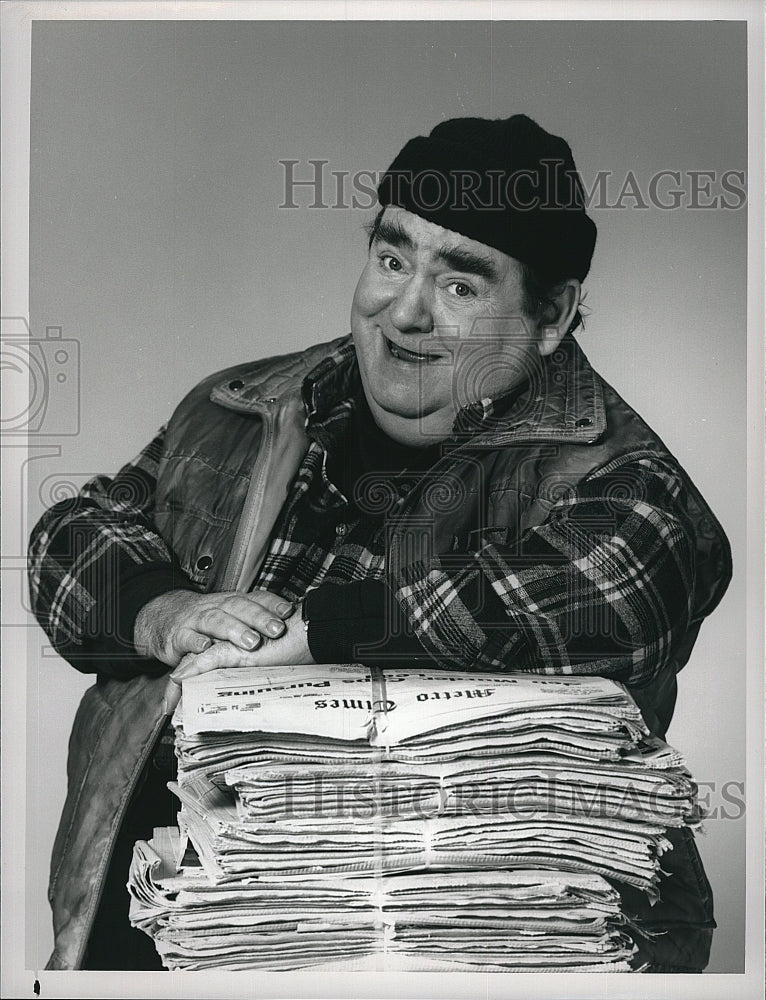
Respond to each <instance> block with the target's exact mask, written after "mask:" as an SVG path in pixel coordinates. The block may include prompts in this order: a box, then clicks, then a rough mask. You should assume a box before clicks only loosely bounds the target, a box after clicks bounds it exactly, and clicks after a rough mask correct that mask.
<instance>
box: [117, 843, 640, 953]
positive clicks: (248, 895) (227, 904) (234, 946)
mask: <svg viewBox="0 0 766 1000" xmlns="http://www.w3.org/2000/svg"><path fill="white" fill-rule="evenodd" d="M180 848H181V842H180V840H179V835H178V831H177V830H175V829H174V828H163V829H158V830H155V831H154V836H153V838H152V840H151V841H149V842H148V843H147V842H143V841H139V842H138V843H137V844H136V849H135V852H134V856H133V863H132V866H131V872H130V882H129V887H130V891H131V896H132V898H131V911H130V914H131V920H132V921H133V923H134V924H135V925H136V926H137V927H140V928H141V929H142V930H144V931H145V932H146V933H147V934H150V935H151V936H152V938H153V939H154V941H155V943H156V946H157V950H158V952H159V954H160V956H161V957H162V960H163V962H164V964H165V965H166V966H167V967H168V968H170V969H193V970H199V969H208V968H216V969H230V970H231V969H251V968H258V969H264V970H267V969H269V970H296V969H305V968H316V969H318V970H321V969H325V970H327V971H330V970H333V969H334V970H347V971H365V970H385V971H393V970H418V971H468V972H471V971H473V972H476V971H482V972H522V971H534V972H544V971H558V970H563V971H567V972H594V971H595V972H610V971H612V972H628V971H630V964H629V962H630V959H631V957H632V955H633V953H634V951H635V947H634V945H633V944H632V942H631V940H630V938H629V937H628V935H627V934H626V932H625V920H624V917H623V916H622V914H621V912H620V900H619V896H618V894H617V893H616V892H615V890H614V889H613V888H612V887H611V886H610V885H608V883H607V882H606V881H605V880H604V879H602V878H600V877H599V876H596V875H589V874H571V873H570V874H567V875H562V874H559V873H556V872H552V871H537V870H529V871H524V872H511V871H472V872H457V873H444V872H442V873H439V874H438V875H437V874H417V875H396V876H387V877H385V878H382V879H381V878H358V879H348V878H342V877H334V878H324V879H321V880H318V879H314V880H298V881H296V880H285V879H273V878H269V877H267V876H261V877H260V878H258V879H250V880H243V881H241V882H238V883H232V884H229V885H227V886H216V885H212V884H211V883H210V882H209V881H208V879H207V878H206V876H205V874H204V871H203V870H202V869H201V868H199V867H195V865H194V863H193V855H192V856H191V858H190V857H189V854H188V852H187V855H186V859H185V864H183V865H181V867H180V870H178V866H177V864H176V860H175V859H176V857H177V855H178V851H179V849H180Z"/></svg>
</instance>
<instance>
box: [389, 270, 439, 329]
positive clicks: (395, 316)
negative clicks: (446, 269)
mask: <svg viewBox="0 0 766 1000" xmlns="http://www.w3.org/2000/svg"><path fill="white" fill-rule="evenodd" d="M389 315H390V317H391V322H392V323H393V325H394V326H395V327H396V329H397V330H399V331H400V332H401V333H430V332H431V331H432V330H433V327H434V320H433V314H432V311H431V294H430V290H429V287H428V284H427V282H426V281H425V280H419V279H417V278H410V280H409V281H408V282H407V283H406V284H405V285H404V287H402V288H401V289H400V291H399V294H398V295H397V297H396V298H395V299H394V301H393V302H392V303H391V305H390V307H389Z"/></svg>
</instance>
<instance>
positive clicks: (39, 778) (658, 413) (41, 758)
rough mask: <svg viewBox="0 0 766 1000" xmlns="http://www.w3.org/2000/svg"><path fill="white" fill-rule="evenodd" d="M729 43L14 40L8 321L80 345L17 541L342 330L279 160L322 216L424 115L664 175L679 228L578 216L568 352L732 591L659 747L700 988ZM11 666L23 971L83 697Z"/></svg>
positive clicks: (727, 473)
mask: <svg viewBox="0 0 766 1000" xmlns="http://www.w3.org/2000/svg"><path fill="white" fill-rule="evenodd" d="M745 46H746V37H745V28H744V26H743V25H742V24H735V23H732V22H729V23H727V22H717V23H713V22H711V23H703V24H696V23H673V22H666V23H649V24H642V23H638V22H636V23H601V22H580V23H573V22H569V23H567V22H561V23H552V22H547V23H536V22H526V23H519V22H515V23H513V22H511V23H508V22H506V23H498V22H495V23H493V24H491V25H490V24H488V23H485V22H462V23H449V22H441V23H438V22H437V23H429V22H418V23H401V22H399V23H345V22H343V23H342V22H334V23H327V22H325V23H305V22H303V23H284V22H273V23H252V22H249V23H248V22H244V23H243V22H237V23H232V22H230V23H225V22H224V23H222V22H211V23H200V22H153V23H150V22H143V23H142V22H132V23H131V22H122V23H120V22H114V21H113V22H90V23H88V22H73V23H65V22H58V23H56V22H47V23H45V22H36V23H35V24H34V26H33V43H32V113H31V115H32V117H31V127H32V132H31V200H30V258H31V259H30V266H31V303H30V307H31V324H32V330H33V335H34V336H35V337H37V338H44V337H45V331H46V328H48V327H54V328H56V327H60V328H61V332H62V336H63V338H71V339H74V340H76V341H77V342H78V343H79V354H80V366H79V373H78V372H75V371H74V370H71V371H70V375H68V381H67V383H66V386H65V389H62V390H61V392H67V393H70V396H71V393H72V392H79V403H80V414H81V421H80V425H79V429H78V427H77V426H76V421H75V419H74V416H72V414H73V413H74V411H73V409H72V407H73V405H74V403H73V399H74V397H72V398H69V397H67V398H63V397H62V399H61V400H60V402H61V406H62V408H63V409H62V413H64V414H65V415H66V414H68V416H65V417H64V418H62V419H64V420H65V422H66V421H67V420H68V421H69V423H70V425H71V427H72V431H73V433H72V435H71V436H69V437H62V438H57V439H56V440H57V441H58V443H59V445H60V449H59V450H60V454H59V455H58V456H57V457H56V456H48V457H44V456H42V455H41V457H38V458H36V459H34V460H32V461H30V463H29V466H28V471H29V479H28V485H27V489H28V494H27V496H28V516H29V518H30V521H32V520H35V519H36V518H37V516H38V515H39V513H40V511H41V510H42V507H43V505H44V504H47V503H49V502H51V501H52V500H54V499H58V498H60V497H61V496H62V495H65V494H66V493H67V491H68V490H69V489H70V486H71V485H78V484H80V483H81V482H82V481H83V480H84V479H85V478H86V477H87V476H88V475H91V474H93V473H96V472H113V471H115V470H116V469H117V468H118V467H119V465H121V464H122V463H123V462H125V461H127V460H128V459H130V458H131V457H133V455H134V454H135V453H136V452H137V451H138V450H139V449H140V448H141V447H142V446H143V445H144V444H145V443H146V442H147V441H148V440H149V439H150V437H151V435H152V434H153V433H154V432H155V430H156V429H157V428H158V427H159V426H160V425H161V424H162V423H163V421H165V420H166V419H167V417H168V416H169V414H170V412H171V410H172V408H173V407H174V405H175V404H176V403H177V402H178V401H179V400H180V398H181V396H182V394H183V393H184V392H185V391H186V390H188V389H189V388H191V386H192V385H193V384H194V383H195V382H196V381H197V380H198V379H200V378H201V377H203V376H204V375H206V374H208V373H209V372H211V371H213V370H215V369H217V368H221V367H224V366H226V365H229V364H233V363H236V362H239V361H245V360H248V359H252V358H254V357H257V356H260V355H266V354H269V353H274V352H281V351H287V350H290V349H294V348H300V347H303V346H305V345H308V344H310V343H312V342H316V341H319V340H324V339H329V338H331V337H334V336H337V335H339V334H341V333H344V332H346V331H347V326H348V313H349V307H350V300H351V295H352V292H353V288H354V285H355V282H356V279H357V276H358V273H359V271H360V269H361V267H362V264H363V260H364V255H365V237H364V233H363V231H362V225H363V223H364V222H365V221H367V220H368V219H369V218H370V217H371V215H372V212H371V211H365V210H362V209H351V208H349V209H343V208H329V207H328V208H327V209H310V208H308V207H307V206H308V205H309V204H310V202H311V197H310V192H308V190H307V189H305V188H304V189H300V190H298V191H297V192H296V195H295V201H296V203H298V204H299V205H300V207H299V208H298V209H296V210H289V209H285V208H280V207H279V206H280V205H281V204H283V202H284V193H283V174H284V171H283V168H282V167H281V166H280V164H279V161H280V160H284V159H294V160H299V161H300V163H299V165H298V166H297V167H296V168H295V171H296V175H299V176H300V177H301V178H306V177H308V176H310V173H311V168H310V167H309V165H308V163H307V161H308V160H309V159H326V160H328V161H329V163H328V165H327V167H326V168H325V171H326V178H327V180H328V182H329V183H328V184H327V187H326V188H325V201H326V202H328V203H330V204H332V203H333V202H334V200H335V195H334V188H333V179H332V177H331V176H330V173H329V172H330V171H332V170H336V171H348V172H349V174H350V175H353V174H354V173H355V172H358V171H361V170H365V169H366V170H373V171H379V170H382V169H384V168H385V167H386V166H387V165H388V163H389V162H390V160H391V159H392V158H393V156H394V154H395V153H396V152H397V151H398V150H399V148H400V147H401V146H402V145H403V144H404V142H405V141H406V140H407V139H408V138H410V137H412V136H413V135H415V134H418V133H423V132H425V131H428V130H430V128H432V127H433V125H434V124H436V122H438V121H439V120H441V119H443V118H449V117H455V116H458V115H482V116H489V117H505V116H507V115H509V114H512V113H514V112H519V111H523V112H525V113H527V114H529V115H531V116H532V117H533V118H536V119H537V120H539V122H540V123H541V124H542V125H543V126H544V127H546V128H547V129H549V130H550V131H553V132H557V133H559V134H562V135H564V136H565V137H566V138H567V139H568V140H569V141H570V144H571V145H572V148H573V151H574V155H575V159H576V162H577V164H578V167H579V169H580V171H581V173H582V175H583V177H584V179H585V181H586V183H587V184H588V186H590V185H591V184H592V183H593V181H594V180H595V178H596V175H597V174H598V172H599V171H610V172H611V175H612V176H611V179H610V181H609V188H608V193H607V201H608V202H610V203H614V201H615V200H616V199H617V197H618V195H619V193H620V189H621V187H622V182H623V180H624V178H625V176H626V174H627V172H628V171H633V173H634V175H635V177H636V178H637V180H638V181H639V184H640V185H641V188H642V191H643V193H644V196H645V200H646V189H647V187H648V184H649V181H650V179H651V177H652V176H653V175H654V174H656V172H657V171H660V170H663V169H668V170H680V171H682V173H683V177H682V183H681V188H683V189H685V191H686V194H687V207H681V208H679V209H677V210H663V209H661V208H657V207H656V206H655V205H652V204H648V205H647V207H643V208H641V207H636V199H631V198H624V199H623V207H622V208H621V209H620V208H616V207H612V208H609V207H606V206H603V205H602V206H601V207H594V209H593V216H594V218H595V220H596V223H597V225H598V227H599V241H598V245H597V248H596V254H595V258H594V264H593V271H592V275H591V277H590V279H589V280H588V282H587V290H588V297H587V305H588V306H589V308H590V315H589V317H588V319H587V328H586V331H585V332H584V333H582V334H581V336H580V342H581V344H582V345H583V347H584V349H585V351H586V353H587V354H588V355H589V357H590V359H591V360H592V361H593V362H594V363H595V365H596V367H597V368H598V369H599V370H600V371H601V372H602V374H603V375H604V376H605V378H606V379H607V380H608V381H610V382H611V383H612V384H613V385H614V386H615V387H616V388H617V389H618V391H619V392H620V393H622V394H623V395H624V396H626V397H627V399H628V400H629V401H630V402H631V403H632V404H633V405H634V406H635V407H636V408H637V409H638V410H639V412H640V413H642V415H643V416H644V417H645V418H646V419H647V420H649V422H650V423H651V424H652V425H653V426H654V427H655V429H656V430H657V431H658V432H659V433H660V435H661V436H662V437H663V438H664V439H665V441H666V442H667V444H668V446H669V447H670V448H671V450H672V451H674V452H675V453H676V454H677V456H678V457H679V458H680V460H681V461H682V463H683V464H684V465H685V467H686V468H687V469H688V471H689V472H690V474H691V475H692V477H693V478H694V479H695V480H696V482H697V484H698V486H699V487H700V489H701V490H702V492H703V494H704V495H705V496H706V498H707V499H708V501H709V502H710V504H711V506H712V507H713V509H714V510H715V511H716V513H717V514H718V515H719V517H720V519H721V521H722V522H723V524H724V527H725V528H726V530H727V532H728V535H729V538H730V539H731V542H732V548H733V554H734V565H735V577H734V580H733V583H732V585H731V587H730V589H729V591H728V594H727V596H726V597H725V599H724V601H723V604H722V605H721V606H720V608H719V609H718V610H717V611H716V613H715V614H714V616H713V617H712V618H711V619H710V620H709V621H708V622H707V623H706V624H705V625H704V626H703V628H702V633H701V636H700V639H699V641H698V643H697V646H696V649H695V652H694V654H693V657H692V660H691V662H690V663H689V665H688V666H687V667H686V669H685V670H684V672H683V674H682V675H681V678H680V694H679V704H678V709H677V712H676V716H675V719H674V722H673V724H672V727H671V730H670V734H669V739H670V741H671V742H672V743H673V744H674V745H676V746H677V747H678V748H679V749H680V750H682V752H683V753H684V754H685V755H686V757H687V759H688V761H689V764H690V767H691V768H692V770H693V772H694V774H695V776H696V777H697V779H698V780H699V781H700V782H705V783H709V785H710V786H711V787H708V788H706V789H703V791H704V792H705V794H707V795H708V797H709V799H710V805H711V807H713V808H717V809H718V811H719V812H718V816H717V818H714V819H711V820H709V821H708V823H707V833H706V835H705V836H704V837H702V838H701V839H700V847H701V851H702V855H703V859H704V861H705V864H706V868H707V871H708V874H709V877H710V879H711V882H712V884H713V888H714V891H715V895H716V916H717V920H718V924H719V929H718V931H717V933H716V936H715V939H714V947H713V958H712V962H711V965H710V971H711V972H738V971H741V970H742V969H743V933H744V885H745V864H744V857H745V856H744V825H745V821H744V817H742V816H739V818H736V817H737V816H738V814H739V812H740V810H739V808H738V807H737V806H736V805H733V804H731V803H728V804H727V802H726V798H725V795H726V789H725V788H724V786H725V784H726V783H727V782H729V783H732V782H733V783H737V782H742V781H744V774H745V731H744V717H745V714H744V710H745V684H744V682H745V655H744V650H745V621H744V579H743V569H744V552H745V534H744V530H745V500H746V484H745V444H746V425H745V374H746V371H745V366H746V327H745V316H746V310H745V294H746V275H747V270H746V221H747V220H746V210H745V209H744V208H740V209H739V210H726V209H724V208H720V207H719V208H718V209H704V208H696V209H695V208H691V207H688V200H689V199H690V198H691V197H692V194H691V186H692V183H693V181H692V179H691V178H690V177H689V175H688V173H687V172H688V171H692V170H704V171H714V172H716V179H715V180H714V181H713V182H712V187H711V189H710V191H709V192H708V193H707V194H705V193H698V195H697V202H698V203H699V204H705V203H708V202H709V201H710V198H711V197H714V196H716V194H720V193H721V189H720V184H719V182H718V178H720V175H721V173H722V172H725V171H732V170H740V171H742V170H745V169H746V166H747V159H746V158H747V120H746V92H747V91H746V59H745V55H746V49H745ZM366 183H368V184H369V181H367V182H366ZM702 184H703V189H704V181H703V182H702ZM671 187H673V184H672V183H667V182H666V183H664V184H663V185H660V192H661V194H660V196H661V197H663V198H665V200H666V201H667V200H669V199H668V197H667V195H666V194H665V193H664V192H666V191H667V190H668V189H669V188H671ZM728 198H729V201H735V200H736V199H735V198H734V197H733V196H728ZM53 334H54V336H55V330H54V331H53ZM70 356H71V352H70ZM70 376H71V377H70ZM75 376H76V377H75ZM73 387H74V388H73ZM67 407H69V409H67ZM51 412H52V411H51ZM62 426H63V425H62ZM44 429H45V428H43V430H44ZM29 656H30V669H29V712H28V719H27V723H28V730H27V731H28V774H27V787H28V789H29V792H28V806H27V829H28V831H29V838H28V844H27V851H28V865H27V954H26V960H27V962H28V966H29V967H30V968H35V967H39V966H42V965H43V964H44V962H45V960H46V958H47V955H48V953H49V951H50V946H51V940H52V935H51V931H50V915H49V909H48V904H47V901H46V898H45V883H46V879H47V865H48V858H49V854H50V848H51V844H52V840H53V835H54V832H55V825H56V823H57V821H58V816H59V813H60V809H61V805H62V803H63V798H64V790H65V759H66V743H67V738H68V735H69V729H70V725H71V721H72V717H73V714H74V711H75V707H76V704H77V702H78V700H79V697H80V694H81V692H82V691H83V690H84V688H85V687H86V685H87V684H89V683H90V679H89V678H86V677H83V676H81V675H79V674H77V673H76V672H75V671H74V670H73V669H72V668H71V667H69V666H68V665H67V664H66V663H65V662H64V661H62V660H60V659H59V658H58V657H56V656H55V655H52V654H51V652H50V650H49V649H48V650H47V652H46V641H45V637H44V636H43V633H42V632H41V631H39V630H37V629H35V630H33V631H31V632H30V649H29ZM727 787H728V793H729V797H730V798H731V797H734V798H737V797H738V796H739V789H738V786H737V785H736V784H734V785H732V784H729V785H728V786H727ZM722 807H723V809H724V810H725V811H726V812H727V813H728V814H729V817H728V818H727V817H726V816H721V815H720V810H721V808H722Z"/></svg>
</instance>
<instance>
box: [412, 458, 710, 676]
mask: <svg viewBox="0 0 766 1000" xmlns="http://www.w3.org/2000/svg"><path fill="white" fill-rule="evenodd" d="M683 490H684V487H683V484H682V482H681V479H680V476H679V475H678V474H677V472H676V471H675V469H674V467H673V466H672V464H671V463H665V462H663V461H662V460H661V459H654V458H636V459H633V460H623V461H619V462H615V463H612V464H610V465H609V466H606V467H604V468H603V469H601V470H599V471H598V472H597V473H594V474H593V475H591V476H590V477H589V478H588V479H587V480H585V481H584V482H583V483H581V484H579V485H578V487H577V489H576V490H575V491H573V492H572V494H571V495H569V496H567V497H565V498H562V499H561V500H560V501H559V502H557V503H556V504H555V505H554V506H553V507H552V508H551V510H550V513H549V516H548V517H547V519H546V520H545V522H544V523H543V524H541V525H539V526H538V527H535V528H533V529H531V530H530V531H528V532H527V533H526V534H525V535H524V536H523V537H522V538H521V539H520V541H519V542H518V543H517V544H515V545H514V546H513V548H512V549H511V548H505V547H503V546H501V545H495V544H488V545H485V546H484V547H482V548H481V549H480V550H479V551H476V552H471V553H464V554H462V555H461V554H455V555H454V556H453V555H446V556H442V557H440V558H438V559H434V560H433V561H431V562H429V563H428V564H427V565H426V564H424V563H422V562H420V563H414V564H413V565H411V566H409V567H406V568H404V569H403V570H402V571H401V572H399V573H398V574H397V575H396V578H395V580H394V581H393V582H392V586H393V588H394V590H395V593H396V597H397V600H398V601H399V603H400V605H401V606H402V608H403V609H404V610H405V612H406V614H407V615H408V617H409V619H410V622H411V624H412V626H413V628H414V630H415V632H416V634H417V635H418V637H419V639H420V640H421V642H422V643H423V645H424V646H425V647H426V649H427V650H428V651H429V652H430V654H431V656H432V657H433V658H434V659H435V660H436V661H437V662H439V663H441V664H442V665H444V666H451V667H453V668H455V667H457V666H461V667H462V668H463V669H493V670H502V669H506V670H529V671H534V672H538V673H547V674H574V673H595V674H600V675H604V676H609V677H614V678H616V679H618V680H622V681H624V682H626V683H630V684H641V683H645V682H648V681H649V680H650V679H651V678H652V677H653V676H655V675H656V674H657V673H658V672H659V671H661V670H662V668H663V666H664V665H665V664H666V663H667V662H668V661H669V660H670V659H671V658H672V656H673V654H674V652H675V649H676V646H677V644H678V643H679V641H680V640H681V639H682V637H683V635H684V633H685V632H686V631H687V629H688V627H689V622H690V617H691V607H692V596H693V590H694V573H695V567H694V552H695V546H694V538H693V533H692V529H691V527H690V525H689V523H688V521H687V518H686V515H685V513H684V510H685V505H684V497H683Z"/></svg>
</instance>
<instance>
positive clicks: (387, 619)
mask: <svg viewBox="0 0 766 1000" xmlns="http://www.w3.org/2000/svg"><path fill="white" fill-rule="evenodd" d="M440 455H441V444H440V443H436V444H431V445H428V446H426V447H421V448H417V447H411V446H409V445H403V444H400V443H399V442H397V441H394V440H393V439H392V438H390V437H389V436H388V435H387V434H385V433H384V431H382V430H381V429H380V427H378V425H377V424H376V423H375V419H374V417H373V415H372V412H371V410H370V407H369V406H368V404H367V400H366V398H365V396H364V393H363V392H360V393H359V395H358V396H357V397H355V399H354V413H353V416H352V417H351V419H350V420H349V422H348V425H347V432H346V435H345V437H344V438H343V439H342V441H341V442H339V444H338V446H337V447H336V448H335V449H334V451H333V452H332V453H331V454H330V456H329V457H328V462H327V475H328V477H329V478H330V480H331V482H333V483H334V484H335V485H336V486H337V487H338V489H340V491H341V492H342V493H343V495H344V496H345V497H346V498H347V499H348V501H349V509H348V512H347V516H348V517H349V518H350V519H357V518H360V519H362V520H366V521H368V522H369V525H370V532H373V531H374V530H376V529H377V527H378V526H379V519H380V517H381V516H382V515H377V516H376V515H374V514H369V513H366V512H365V513H362V512H361V511H360V510H359V507H358V505H357V503H356V502H355V498H356V496H357V490H356V487H357V483H358V482H359V481H360V480H362V479H364V480H365V482H366V483H367V484H369V481H370V480H369V477H370V476H371V475H374V474H378V475H379V476H380V477H381V479H382V480H386V479H387V480H389V481H390V480H391V479H392V478H393V479H395V478H396V477H397V476H399V475H402V474H403V473H405V472H409V473H412V472H425V471H426V470H427V469H429V468H430V467H431V466H432V465H433V464H434V463H435V462H436V461H437V459H438V458H439V457H440ZM303 616H304V619H305V620H307V621H308V623H309V625H308V633H307V637H308V644H309V649H310V651H311V655H312V657H313V658H314V660H315V661H316V662H317V663H347V662H360V663H365V664H370V663H383V662H385V661H386V660H392V659H396V660H397V661H401V660H402V659H403V658H404V659H406V660H407V661H408V662H410V663H412V664H413V665H415V664H417V663H422V662H430V658H429V657H428V656H427V655H426V653H425V651H424V650H423V647H422V645H421V643H420V641H419V640H418V638H417V636H416V635H415V633H414V632H413V630H412V627H411V625H410V623H409V620H408V619H407V618H406V617H405V615H404V614H403V613H402V611H401V610H400V609H399V607H398V605H397V603H396V601H395V600H394V599H393V595H392V594H391V593H390V591H389V589H388V587H387V586H386V584H385V583H384V581H383V580H373V579H367V580H354V581H351V582H349V583H340V584H332V583H325V584H320V585H319V586H318V587H317V588H316V589H314V590H311V591H309V593H308V594H307V595H306V599H305V601H304V605H303ZM372 646H375V647H377V648H376V651H375V652H374V653H373V652H372V651H371V649H370V647H372Z"/></svg>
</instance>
